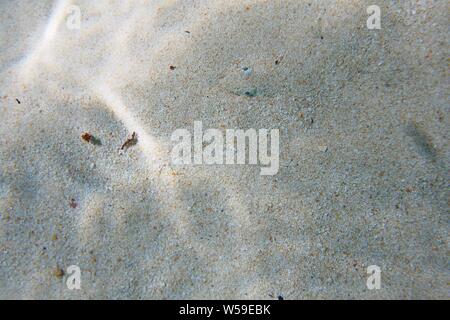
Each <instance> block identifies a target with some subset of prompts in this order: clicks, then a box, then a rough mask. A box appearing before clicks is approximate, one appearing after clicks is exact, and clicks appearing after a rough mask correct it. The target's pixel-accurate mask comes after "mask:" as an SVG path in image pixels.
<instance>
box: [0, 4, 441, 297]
mask: <svg viewBox="0 0 450 320" xmlns="http://www.w3.org/2000/svg"><path fill="white" fill-rule="evenodd" d="M372 2H374V1H354V0H341V1H325V0H319V1H312V0H310V1H306V0H305V1H299V0H295V1H294V0H284V1H279V0H270V1H269V0H267V1H264V0H245V1H243V0H210V1H205V0H197V1H193V0H192V1H191V0H166V1H162V0H161V1H103V0H96V1H76V2H75V1H73V2H71V1H1V3H0V49H1V54H0V73H1V74H0V75H1V76H0V115H1V116H0V117H1V122H0V298H2V299H11V298H20V299H60V298H63V299H79V298H81V299H93V298H96V299H162V298H164V299H184V298H186V299H187V298H189V299H206V298H208V299H231V298H235V299H272V298H277V296H280V295H281V296H282V297H284V299H307V298H309V299H330V298H339V299H347V298H357V299H373V298H376V299H378V298H386V299H398V298H400V299H412V298H414V299H420V298H435V299H447V298H448V284H447V283H448V281H449V269H448V240H449V235H448V231H449V220H448V218H449V216H448V213H449V205H448V203H449V202H448V200H449V188H448V182H449V172H448V168H449V139H448V134H449V130H448V129H449V118H448V111H449V110H448V109H449V104H448V92H449V91H448V84H449V83H448V79H449V78H448V67H449V65H448V44H449V34H448V21H449V19H448V4H447V3H446V1H399V2H397V1H379V4H378V5H379V6H380V8H381V12H382V16H381V19H382V20H381V21H382V28H381V30H368V29H367V27H366V20H367V18H368V14H367V12H366V8H367V7H368V6H369V5H371V4H373V3H372ZM71 4H75V5H77V6H78V7H79V8H80V10H81V26H80V29H75V30H74V29H70V28H68V27H67V25H66V20H67V17H68V12H67V9H68V7H69V6H70V5H71ZM245 68H248V69H245ZM243 70H247V71H244V72H243ZM249 70H251V72H250V71H249ZM194 121H202V123H203V126H204V128H218V129H221V130H224V129H226V128H242V129H247V128H255V129H260V128H267V129H272V128H278V129H279V130H280V168H279V172H278V174H276V175H273V176H261V175H260V167H259V166H254V165H253V166H252V165H215V166H212V165H209V166H208V165H197V166H193V165H192V166H190V165H185V166H174V165H173V164H172V163H171V158H170V150H171V148H172V145H173V143H172V142H171V140H170V137H171V134H172V132H173V131H174V130H176V129H179V128H187V129H188V130H191V131H192V130H193V125H194ZM133 132H135V133H136V134H137V137H138V140H137V143H136V144H135V145H133V146H130V147H129V148H127V149H126V150H122V151H120V150H119V149H120V148H121V146H122V144H123V143H124V142H125V141H126V140H127V139H128V138H130V137H131V135H132V134H133ZM83 133H90V134H91V135H92V136H93V137H95V138H96V139H98V143H89V142H86V141H84V140H83V139H82V138H81V136H82V135H83ZM70 265H77V266H79V267H80V269H81V281H82V282H81V290H68V289H67V287H66V284H65V281H66V279H67V274H65V272H64V270H66V269H67V267H68V266H70ZM369 265H377V266H379V267H380V268H381V271H382V273H381V289H380V290H368V289H367V287H366V280H367V276H368V275H367V274H366V268H367V267H368V266H369Z"/></svg>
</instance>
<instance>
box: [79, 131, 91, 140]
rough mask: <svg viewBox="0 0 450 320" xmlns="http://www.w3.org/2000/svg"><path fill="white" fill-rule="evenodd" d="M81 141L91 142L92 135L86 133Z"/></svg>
mask: <svg viewBox="0 0 450 320" xmlns="http://www.w3.org/2000/svg"><path fill="white" fill-rule="evenodd" d="M81 139H83V140H84V141H86V142H91V139H92V135H91V134H90V133H87V132H85V133H83V134H82V135H81Z"/></svg>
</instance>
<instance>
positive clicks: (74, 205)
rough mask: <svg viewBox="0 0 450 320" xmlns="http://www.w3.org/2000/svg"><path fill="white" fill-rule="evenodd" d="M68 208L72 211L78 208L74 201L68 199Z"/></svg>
mask: <svg viewBox="0 0 450 320" xmlns="http://www.w3.org/2000/svg"><path fill="white" fill-rule="evenodd" d="M69 206H70V207H71V208H72V209H75V208H76V207H77V206H78V204H77V203H76V201H75V199H70V203H69Z"/></svg>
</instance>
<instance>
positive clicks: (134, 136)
mask: <svg viewBox="0 0 450 320" xmlns="http://www.w3.org/2000/svg"><path fill="white" fill-rule="evenodd" d="M136 143H137V134H136V132H133V134H132V135H131V138H128V139H127V141H125V142H124V143H123V145H122V146H121V147H120V150H125V149H128V148H129V147H131V146H134V145H135V144H136Z"/></svg>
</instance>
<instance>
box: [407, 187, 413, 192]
mask: <svg viewBox="0 0 450 320" xmlns="http://www.w3.org/2000/svg"><path fill="white" fill-rule="evenodd" d="M405 191H406V192H408V193H411V192H413V188H411V187H407V188H406V189H405Z"/></svg>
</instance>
